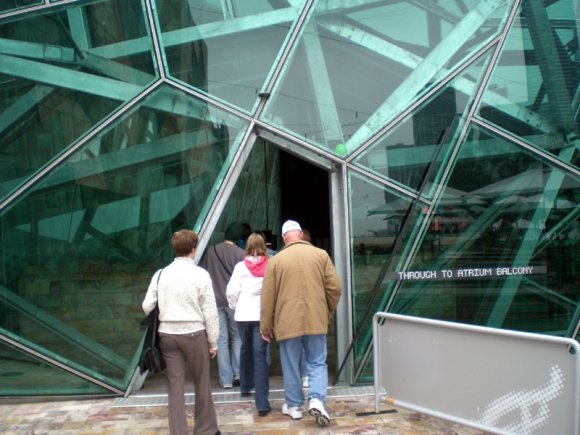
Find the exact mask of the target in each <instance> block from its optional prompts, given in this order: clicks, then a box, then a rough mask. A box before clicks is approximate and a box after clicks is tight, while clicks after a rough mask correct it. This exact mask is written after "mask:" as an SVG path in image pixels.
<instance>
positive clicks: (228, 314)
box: [200, 222, 247, 388]
mask: <svg viewBox="0 0 580 435" xmlns="http://www.w3.org/2000/svg"><path fill="white" fill-rule="evenodd" d="M246 231H247V230H246V228H245V226H244V224H242V223H239V222H234V223H231V224H229V225H228V227H227V228H226V232H225V234H224V241H223V242H220V243H218V244H217V245H214V246H211V247H209V248H208V249H207V250H206V252H205V254H204V256H203V258H202V259H201V262H200V266H201V267H203V268H205V269H206V270H207V271H208V272H209V275H210V277H211V280H212V284H213V290H214V294H215V300H216V304H217V309H218V315H219V322H220V334H219V338H218V351H217V360H218V372H219V374H218V377H219V384H220V387H222V388H232V387H233V386H235V385H239V382H240V350H241V347H242V340H241V338H240V334H239V332H238V326H237V324H236V322H235V320H234V310H232V309H231V308H230V307H229V305H228V300H227V298H226V287H227V285H228V282H229V280H230V277H231V276H232V272H233V271H234V267H235V265H236V264H238V263H239V262H240V261H243V260H244V256H245V253H244V250H243V249H242V248H240V247H239V246H238V245H237V243H239V242H240V240H242V239H244V233H245V232H246Z"/></svg>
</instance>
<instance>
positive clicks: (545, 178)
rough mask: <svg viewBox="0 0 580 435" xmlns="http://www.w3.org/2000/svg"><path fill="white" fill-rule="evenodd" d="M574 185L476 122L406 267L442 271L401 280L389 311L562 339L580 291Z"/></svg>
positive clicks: (579, 210)
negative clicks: (426, 277) (433, 275)
mask: <svg viewBox="0 0 580 435" xmlns="http://www.w3.org/2000/svg"><path fill="white" fill-rule="evenodd" d="M578 187H580V180H578V179H577V178H573V177H572V176H570V175H566V174H565V173H563V172H562V171H561V170H558V169H556V168H552V167H549V166H547V165H546V164H545V163H543V162H541V161H540V160H537V159H536V158H534V157H532V156H531V155H529V154H528V153H527V152H525V151H523V150H521V149H519V148H517V147H516V146H514V145H511V144H509V143H506V142H504V141H503V140H502V139H499V138H497V137H494V136H492V135H489V134H487V133H485V132H484V131H482V130H479V129H477V128H473V129H472V130H471V132H470V134H469V137H468V139H467V141H466V143H465V144H464V146H463V148H462V150H461V154H460V155H459V160H458V164H457V165H456V167H455V170H454V172H453V174H452V177H451V179H450V181H449V184H448V186H447V187H446V189H445V191H444V192H443V195H442V197H441V199H440V200H439V202H438V204H437V206H436V208H435V210H434V213H433V215H432V217H431V223H430V226H429V228H428V230H427V233H426V235H425V237H424V238H423V241H422V244H421V247H420V249H419V252H417V254H416V256H415V258H414V260H413V263H412V266H411V267H410V269H411V270H415V271H425V270H429V271H438V272H439V273H440V274H439V275H438V276H437V278H436V279H432V280H416V281H415V280H408V281H403V282H402V285H401V288H400V290H399V293H398V295H397V298H396V300H395V307H394V309H393V311H395V312H398V313H405V314H410V315H416V316H422V317H431V318H437V319H446V320H452V321H458V322H464V323H473V324H479V325H486V326H493V327H501V328H507V329H518V330H524V331H530V332H540V333H546V334H554V335H564V333H566V331H567V327H568V324H569V322H570V320H572V316H573V313H574V311H575V310H576V306H577V303H578V298H579V296H580V292H579V290H578V289H579V288H580V287H578V278H577V274H576V270H577V264H576V262H577V259H578V254H579V252H580V226H579V222H580V221H579V217H580V208H579V206H578V204H579V199H580V198H578ZM441 271H449V272H448V273H449V274H453V276H452V277H451V275H449V276H450V278H449V279H445V277H444V276H442V275H441Z"/></svg>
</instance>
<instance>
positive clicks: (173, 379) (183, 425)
mask: <svg viewBox="0 0 580 435" xmlns="http://www.w3.org/2000/svg"><path fill="white" fill-rule="evenodd" d="M159 336H160V339H159V347H160V348H161V353H162V354H163V359H164V360H165V364H166V366H167V367H166V369H165V370H166V372H167V395H168V400H169V431H170V433H171V435H185V434H187V433H188V430H187V417H186V414H185V375H186V372H187V369H189V370H191V375H192V377H193V385H194V388H195V412H194V427H193V433H194V434H195V435H213V434H215V433H216V432H217V431H218V425H217V417H216V413H215V408H214V404H213V398H212V396H211V390H210V375H209V367H210V357H209V344H208V342H207V335H206V332H205V330H203V331H198V332H195V333H193V334H183V335H176V334H163V333H160V334H159Z"/></svg>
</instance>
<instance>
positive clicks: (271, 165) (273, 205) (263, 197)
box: [209, 139, 282, 250]
mask: <svg viewBox="0 0 580 435" xmlns="http://www.w3.org/2000/svg"><path fill="white" fill-rule="evenodd" d="M280 192H281V190H280V150H279V149H278V148H276V147H275V146H273V145H271V144H269V143H267V142H266V141H265V140H263V139H258V140H257V142H256V143H255V144H254V145H253V148H252V152H251V153H250V155H249V157H248V159H247V161H246V163H245V164H244V169H243V170H242V172H241V174H240V177H239V178H238V180H237V181H236V184H235V186H234V189H233V191H232V193H231V195H230V197H229V199H228V201H227V204H226V206H225V208H224V211H223V212H222V214H221V215H220V219H219V221H218V223H217V225H216V228H215V229H214V231H213V233H212V236H211V240H210V243H209V245H213V244H215V243H219V242H222V241H223V240H224V233H225V230H226V228H227V227H228V225H229V224H230V223H232V222H241V223H244V224H247V229H248V231H247V232H248V234H247V235H249V232H250V231H261V232H264V235H265V236H266V239H267V242H268V243H270V245H269V247H270V248H271V249H274V250H277V249H280V248H281V246H280V245H279V244H278V240H277V238H276V237H275V236H276V235H278V233H279V231H278V228H280V226H281V220H282V217H281V195H280Z"/></svg>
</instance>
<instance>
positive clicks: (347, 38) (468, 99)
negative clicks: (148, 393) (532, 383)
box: [0, 0, 580, 397]
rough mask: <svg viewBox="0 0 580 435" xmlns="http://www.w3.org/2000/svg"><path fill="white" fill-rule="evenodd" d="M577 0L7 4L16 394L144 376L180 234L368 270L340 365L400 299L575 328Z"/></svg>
mask: <svg viewBox="0 0 580 435" xmlns="http://www.w3.org/2000/svg"><path fill="white" fill-rule="evenodd" d="M579 17H580V2H579V1H577V0H554V1H550V2H543V1H538V0H521V1H518V0H457V1H422V2H417V1H411V0H409V1H370V0H352V1H333V0H327V1H322V0H320V1H316V0H314V1H312V0H294V1H286V0H281V1H268V0H253V1H245V0H203V1H188V0H99V1H86V0H79V1H70V0H67V1H64V0H62V1H60V0H55V1H3V2H0V266H1V267H0V396H4V397H6V396H22V395H53V396H54V395H101V394H102V395H108V394H124V393H125V392H126V391H128V390H129V389H130V388H131V383H132V380H133V379H134V373H135V370H136V364H137V360H138V358H139V352H140V349H141V343H142V340H143V336H144V330H143V329H142V327H141V326H140V322H141V320H142V319H143V314H142V311H141V301H142V299H143V296H144V293H145V290H146V288H147V285H148V283H149V280H150V277H151V275H152V273H153V272H154V271H155V270H157V268H159V267H161V266H163V265H164V264H166V263H167V262H169V261H171V259H172V252H171V247H170V243H169V240H170V236H171V234H172V233H173V232H174V231H175V230H176V229H181V228H191V229H194V230H195V231H198V232H199V233H200V246H199V249H198V257H199V256H201V255H202V254H203V252H204V250H205V249H206V247H207V246H209V245H210V244H212V243H214V242H216V241H219V240H220V239H221V237H222V236H223V232H224V229H225V227H226V226H227V225H228V223H229V222H232V221H239V222H247V223H249V224H250V225H251V227H252V228H253V229H257V230H258V229H259V230H265V231H268V233H267V235H268V236H269V237H271V241H272V242H273V244H274V245H276V246H277V247H280V245H281V240H280V237H279V228H280V225H281V223H282V222H283V220H285V219H286V218H296V219H298V220H300V221H301V222H302V223H303V225H304V226H305V227H306V228H308V229H311V230H312V233H313V236H314V242H315V244H317V245H318V246H321V247H323V248H325V249H327V250H328V251H329V252H330V253H331V254H332V256H333V259H334V261H335V263H336V265H337V269H338V271H339V274H340V275H341V278H342V281H343V283H344V296H343V298H342V300H341V303H340V306H339V310H338V312H337V315H336V318H335V323H334V327H333V328H332V334H333V337H334V339H333V347H334V351H333V352H331V354H332V361H329V363H330V364H331V365H333V366H334V367H335V372H336V376H337V378H338V379H339V380H341V381H344V382H348V383H365V382H370V381H371V375H372V370H371V368H372V358H371V355H372V329H371V324H372V317H373V314H374V313H375V312H377V311H388V312H393V313H399V314H408V315H412V316H420V317H427V318H433V319H441V320H448V321H453V322H460V323H469V324H475V325H484V326H491V327H497V328H506V329H515V330H520V331H528V332H536V333H540V334H549V335H557V336H564V337H573V338H577V337H578V334H579V325H580V323H579V321H580V308H579V307H580V305H579V299H580V298H579V296H580V276H579V273H580V205H579V201H578V200H579V198H580V167H579V166H580V160H579V155H580V154H579V150H580V141H579V139H578V138H579V135H580V124H579V119H578V117H579V113H580V86H579V85H580V38H579V35H578V29H579V24H578V23H579V22H580V21H579V19H580V18H579Z"/></svg>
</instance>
